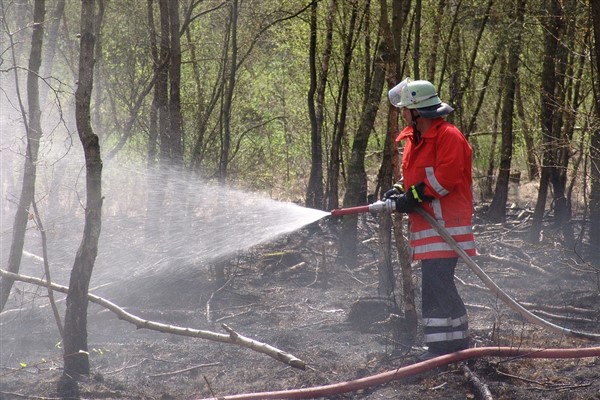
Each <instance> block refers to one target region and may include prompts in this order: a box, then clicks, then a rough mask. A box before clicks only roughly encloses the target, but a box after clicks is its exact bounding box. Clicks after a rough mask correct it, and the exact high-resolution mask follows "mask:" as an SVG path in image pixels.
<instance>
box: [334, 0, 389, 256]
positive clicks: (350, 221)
mask: <svg viewBox="0 0 600 400" xmlns="http://www.w3.org/2000/svg"><path fill="white" fill-rule="evenodd" d="M381 2H385V0H381ZM381 8H382V10H385V9H386V7H385V6H383V7H381ZM386 18H387V16H386V15H385V14H384V11H381V15H380V18H379V30H378V32H379V33H378V34H379V36H380V37H381V35H382V34H383V32H382V28H383V24H384V22H385V20H386ZM385 51H386V50H385V45H384V43H383V41H380V43H379V46H378V49H377V55H376V61H375V63H374V70H373V83H372V85H371V88H370V90H369V93H368V95H367V102H366V107H365V109H364V110H363V113H362V115H361V118H360V123H359V126H358V130H357V132H356V136H355V137H354V142H353V143H352V151H351V154H350V160H349V161H348V176H347V183H346V194H345V195H344V203H343V204H344V207H351V206H358V205H364V204H366V202H367V173H366V171H365V155H366V150H367V144H368V141H369V136H370V135H371V131H372V130H373V125H374V124H375V117H376V116H377V110H378V109H379V104H380V102H381V91H382V90H383V85H384V83H385V73H386V71H385V67H386V65H385V63H384V61H383V60H385V58H386V54H385ZM357 222H358V218H357V216H356V215H350V216H347V217H344V219H343V220H342V230H341V234H340V239H339V247H338V248H339V251H338V255H339V256H340V258H341V259H342V260H343V261H344V262H346V263H347V264H348V265H355V264H356V244H357V243H356V242H357Z"/></svg>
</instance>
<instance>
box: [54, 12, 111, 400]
mask: <svg viewBox="0 0 600 400" xmlns="http://www.w3.org/2000/svg"><path fill="white" fill-rule="evenodd" d="M95 4H96V2H95V1H94V0H83V1H82V3H81V29H80V33H81V39H80V40H81V42H80V55H79V83H78V86H77V90H76V92H75V102H76V103H75V107H76V110H75V111H76V122H77V131H78V134H79V140H80V141H81V145H82V147H83V152H84V156H85V171H86V207H85V224H84V230H83V237H82V240H81V244H80V245H79V249H78V250H77V254H76V255H75V261H74V263H73V269H72V270H71V278H70V282H69V292H68V294H67V302H66V303H67V309H66V313H65V327H64V335H65V336H64V355H63V357H64V371H63V376H62V378H61V381H60V382H59V388H58V390H59V394H60V395H61V396H73V395H76V393H77V379H78V378H79V377H80V376H81V375H88V374H89V373H90V364H89V353H88V344H87V306H88V289H89V283H90V279H91V276H92V271H93V269H94V263H95V260H96V255H97V254H98V240H99V238H100V231H101V226H102V201H103V200H102V158H101V156H100V143H99V140H98V136H97V135H96V134H95V133H94V130H93V128H92V125H91V113H90V102H91V96H92V88H93V77H94V76H93V73H94V44H95V37H94V32H95V30H94V24H95V23H97V21H95V15H94V10H95V7H94V6H95Z"/></svg>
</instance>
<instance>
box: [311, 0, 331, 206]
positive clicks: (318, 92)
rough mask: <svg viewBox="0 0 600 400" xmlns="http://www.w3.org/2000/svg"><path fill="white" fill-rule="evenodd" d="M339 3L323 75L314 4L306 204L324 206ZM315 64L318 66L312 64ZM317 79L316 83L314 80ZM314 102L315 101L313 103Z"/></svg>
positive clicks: (328, 24)
mask: <svg viewBox="0 0 600 400" xmlns="http://www.w3.org/2000/svg"><path fill="white" fill-rule="evenodd" d="M335 8H336V2H335V0H330V3H329V7H328V10H327V19H326V28H325V43H324V46H323V57H322V59H321V71H320V76H317V75H318V74H317V66H316V54H317V4H316V2H315V3H314V4H313V5H312V6H311V39H310V56H309V57H310V62H311V66H310V69H311V88H310V91H309V98H308V102H309V114H310V119H311V135H310V142H311V165H310V177H309V179H308V187H307V190H306V206H307V207H312V208H318V209H321V208H323V206H324V204H323V111H324V101H325V89H326V85H327V75H328V71H329V59H330V57H331V49H332V38H333V15H334V13H335ZM313 63H314V65H312V64H313ZM313 80H314V82H313ZM310 103H313V104H312V105H311V104H310Z"/></svg>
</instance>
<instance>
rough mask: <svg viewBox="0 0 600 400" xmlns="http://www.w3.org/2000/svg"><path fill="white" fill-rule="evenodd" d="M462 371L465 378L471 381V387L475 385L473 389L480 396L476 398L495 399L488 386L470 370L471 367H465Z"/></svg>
mask: <svg viewBox="0 0 600 400" xmlns="http://www.w3.org/2000/svg"><path fill="white" fill-rule="evenodd" d="M462 371H463V374H464V375H465V377H466V378H467V379H468V380H469V382H470V383H471V385H473V387H474V388H475V390H476V391H477V394H478V396H476V397H477V398H478V399H483V400H493V399H494V398H493V397H492V393H491V392H490V389H489V388H488V387H487V385H486V384H485V383H483V382H482V381H481V379H479V378H478V377H477V375H475V374H474V373H473V371H471V370H470V369H469V367H467V366H466V365H463V366H462Z"/></svg>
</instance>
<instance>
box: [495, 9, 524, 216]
mask: <svg viewBox="0 0 600 400" xmlns="http://www.w3.org/2000/svg"><path fill="white" fill-rule="evenodd" d="M525 2H526V0H517V1H516V2H515V3H516V4H515V6H516V7H515V8H514V10H515V12H516V15H515V16H514V18H515V21H516V23H515V29H516V32H514V36H513V40H512V42H511V44H510V46H509V47H508V65H507V69H506V81H505V84H504V88H505V89H504V100H503V105H502V145H501V150H500V168H499V170H498V178H497V180H496V190H495V191H494V198H493V200H492V204H491V205H490V209H489V211H488V218H489V219H490V220H491V221H494V222H500V221H504V219H505V218H506V202H507V200H508V183H509V177H510V168H511V163H512V154H513V141H514V137H513V136H514V133H513V114H514V109H515V106H514V105H515V88H516V85H517V79H518V73H519V55H520V52H519V49H520V48H521V36H522V30H521V26H522V24H523V20H524V15H525Z"/></svg>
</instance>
